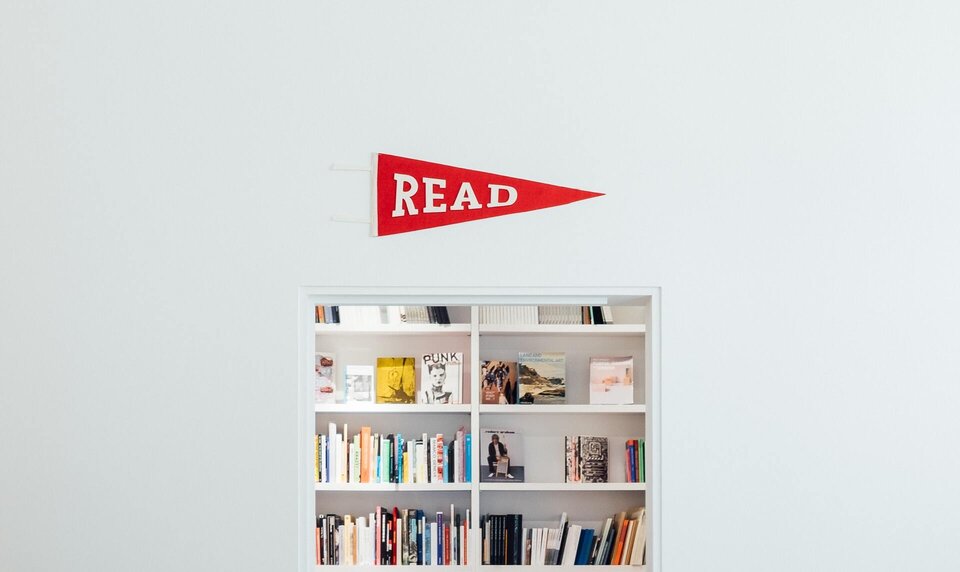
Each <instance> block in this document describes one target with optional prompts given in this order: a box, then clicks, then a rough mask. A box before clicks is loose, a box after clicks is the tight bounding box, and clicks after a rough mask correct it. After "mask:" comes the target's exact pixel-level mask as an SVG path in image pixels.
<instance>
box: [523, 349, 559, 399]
mask: <svg viewBox="0 0 960 572" xmlns="http://www.w3.org/2000/svg"><path fill="white" fill-rule="evenodd" d="M519 379H520V390H519V399H518V401H519V403H525V404H537V405H558V404H563V403H566V402H567V366H566V356H565V355H564V354H563V353H562V352H520V357H519Z"/></svg>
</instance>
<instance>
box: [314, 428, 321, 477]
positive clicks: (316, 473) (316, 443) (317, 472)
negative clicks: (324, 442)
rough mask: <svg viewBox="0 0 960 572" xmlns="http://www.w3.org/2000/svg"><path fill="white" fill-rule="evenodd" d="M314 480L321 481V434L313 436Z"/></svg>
mask: <svg viewBox="0 0 960 572" xmlns="http://www.w3.org/2000/svg"><path fill="white" fill-rule="evenodd" d="M313 481H314V482H316V483H319V482H320V435H314V436H313Z"/></svg>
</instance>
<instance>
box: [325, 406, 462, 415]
mask: <svg viewBox="0 0 960 572" xmlns="http://www.w3.org/2000/svg"><path fill="white" fill-rule="evenodd" d="M314 410H315V411H316V412H317V413H458V414H469V413H470V404H469V403H466V404H458V405H442V404H441V405H437V404H429V403H424V404H417V403H409V404H403V403H399V404H398V403H330V404H317V405H315V406H314Z"/></svg>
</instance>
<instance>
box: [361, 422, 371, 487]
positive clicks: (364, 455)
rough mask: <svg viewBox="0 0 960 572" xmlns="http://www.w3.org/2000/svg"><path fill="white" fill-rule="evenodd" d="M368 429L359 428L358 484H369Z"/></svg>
mask: <svg viewBox="0 0 960 572" xmlns="http://www.w3.org/2000/svg"><path fill="white" fill-rule="evenodd" d="M369 451H370V428H369V427H361V428H360V482H361V483H369V482H370V455H369Z"/></svg>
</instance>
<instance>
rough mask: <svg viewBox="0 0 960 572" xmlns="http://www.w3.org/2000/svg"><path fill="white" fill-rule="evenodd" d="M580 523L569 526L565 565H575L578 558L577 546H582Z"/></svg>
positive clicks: (564, 553) (564, 551)
mask: <svg viewBox="0 0 960 572" xmlns="http://www.w3.org/2000/svg"><path fill="white" fill-rule="evenodd" d="M580 529H581V527H580V525H577V524H571V525H570V527H569V528H567V541H566V543H565V545H564V547H563V562H562V563H561V564H562V565H563V566H573V563H574V561H575V560H576V558H577V548H579V546H580Z"/></svg>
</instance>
